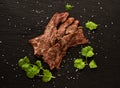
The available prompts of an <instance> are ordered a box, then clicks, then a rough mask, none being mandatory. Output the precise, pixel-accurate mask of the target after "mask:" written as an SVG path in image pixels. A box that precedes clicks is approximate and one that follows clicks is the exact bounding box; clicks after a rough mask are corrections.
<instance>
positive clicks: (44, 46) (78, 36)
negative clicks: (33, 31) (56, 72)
mask: <svg viewBox="0 0 120 88" xmlns="http://www.w3.org/2000/svg"><path fill="white" fill-rule="evenodd" d="M68 15H69V13H67V12H64V13H55V14H54V15H53V17H52V18H51V20H50V22H49V23H48V25H47V26H46V29H45V31H44V34H42V35H40V36H38V37H35V38H33V39H30V40H29V42H30V43H31V45H32V46H33V49H34V55H36V56H40V55H42V56H43V57H42V59H43V60H44V62H46V63H47V64H48V65H49V66H50V69H53V68H56V69H59V67H60V64H61V61H62V58H63V57H64V56H65V55H66V51H67V49H68V48H69V47H72V46H76V45H79V44H85V43H87V42H88V40H87V39H86V38H85V36H84V34H83V30H82V29H83V28H82V27H78V24H79V21H78V20H75V19H74V18H73V17H70V18H68ZM67 18H68V19H67ZM59 24H60V27H59V28H58V25H59ZM57 28H58V30H57Z"/></svg>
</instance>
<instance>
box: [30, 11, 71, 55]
mask: <svg viewBox="0 0 120 88" xmlns="http://www.w3.org/2000/svg"><path fill="white" fill-rule="evenodd" d="M68 15H69V13H67V12H64V13H55V14H54V15H53V17H52V18H51V20H50V22H49V23H48V25H47V26H46V29H45V32H44V34H43V35H40V36H38V37H35V38H33V39H30V40H29V42H30V43H31V45H32V46H33V49H34V55H37V56H40V55H43V53H45V52H46V51H47V50H48V49H49V48H50V47H51V46H52V45H54V43H55V40H56V33H57V25H58V24H59V23H63V22H64V21H65V20H66V19H67V17H68Z"/></svg>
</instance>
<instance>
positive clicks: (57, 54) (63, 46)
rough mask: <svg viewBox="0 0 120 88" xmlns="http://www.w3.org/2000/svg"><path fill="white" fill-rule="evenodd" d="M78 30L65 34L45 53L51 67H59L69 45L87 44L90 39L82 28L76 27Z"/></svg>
mask: <svg viewBox="0 0 120 88" xmlns="http://www.w3.org/2000/svg"><path fill="white" fill-rule="evenodd" d="M76 30H77V31H76V32H74V33H71V34H69V35H66V36H64V37H63V38H62V39H61V40H60V41H58V43H56V44H55V45H53V46H52V47H51V48H49V49H48V51H47V52H46V53H45V54H44V55H43V59H44V61H45V62H46V63H48V64H49V66H50V69H53V68H56V69H59V66H60V63H61V61H62V58H63V57H64V56H65V54H66V51H67V49H68V48H69V47H71V46H75V45H79V44H85V43H87V42H88V40H87V39H86V38H85V37H84V35H83V31H82V29H81V28H78V29H77V28H76Z"/></svg>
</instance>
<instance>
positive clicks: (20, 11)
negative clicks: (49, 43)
mask: <svg viewBox="0 0 120 88" xmlns="http://www.w3.org/2000/svg"><path fill="white" fill-rule="evenodd" d="M66 3H69V4H72V5H74V8H73V9H72V10H71V11H70V16H73V17H75V18H76V19H78V20H80V25H82V26H84V24H85V22H87V21H88V20H92V21H94V22H96V23H97V24H99V28H98V29H97V30H95V31H89V30H88V29H85V28H84V34H85V35H86V37H87V38H88V39H89V41H90V44H87V45H91V46H92V47H94V52H95V56H94V59H95V61H96V63H97V64H98V68H97V69H95V70H90V69H89V68H88V67H86V68H85V69H84V70H82V71H76V69H75V68H74V67H73V60H74V58H79V57H81V54H80V50H81V48H82V47H83V46H86V45H82V46H76V47H72V48H70V49H69V50H68V53H67V55H66V56H65V57H64V59H63V61H62V64H61V69H60V70H58V71H56V70H53V71H52V73H53V75H55V76H56V78H55V79H52V80H51V81H50V82H49V83H44V82H42V81H41V79H40V78H38V77H35V78H34V79H29V78H27V77H26V75H25V73H24V72H23V71H22V70H21V69H20V68H19V67H18V65H17V61H18V60H19V59H20V58H21V57H24V56H28V57H30V60H31V62H32V63H34V62H35V61H36V60H37V58H35V57H34V55H33V49H32V47H31V46H30V44H29V43H28V40H29V39H31V38H33V37H35V36H38V35H40V34H42V33H43V31H44V29H45V26H46V25H47V23H48V22H49V19H50V18H51V17H52V15H53V14H54V13H55V12H64V11H65V4H66ZM119 9H120V0H0V88H120V84H119V82H120V51H119V50H120V45H119V44H120V24H119V22H120V12H119ZM43 64H44V66H45V67H46V68H47V67H48V66H47V64H45V63H43Z"/></svg>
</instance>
